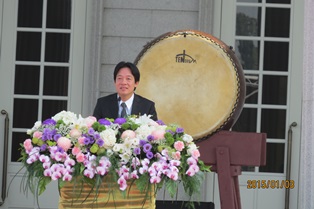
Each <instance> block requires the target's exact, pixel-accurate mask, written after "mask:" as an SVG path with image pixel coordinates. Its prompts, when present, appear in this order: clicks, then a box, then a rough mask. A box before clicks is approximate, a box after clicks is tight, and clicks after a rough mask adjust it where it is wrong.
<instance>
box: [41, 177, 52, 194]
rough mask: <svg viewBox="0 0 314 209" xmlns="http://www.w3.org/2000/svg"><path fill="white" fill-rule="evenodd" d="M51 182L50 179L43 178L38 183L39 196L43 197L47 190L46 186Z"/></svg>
mask: <svg viewBox="0 0 314 209" xmlns="http://www.w3.org/2000/svg"><path fill="white" fill-rule="evenodd" d="M50 182H51V178H50V177H43V178H41V179H40V180H39V182H38V195H41V194H42V193H44V191H45V190H46V186H47V185H48V184H49V183H50Z"/></svg>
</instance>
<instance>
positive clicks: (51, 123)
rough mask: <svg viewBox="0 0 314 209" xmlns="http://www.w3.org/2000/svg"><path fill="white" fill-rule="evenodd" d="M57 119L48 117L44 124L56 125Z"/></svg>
mask: <svg viewBox="0 0 314 209" xmlns="http://www.w3.org/2000/svg"><path fill="white" fill-rule="evenodd" d="M56 124H57V123H56V121H55V120H53V119H47V120H45V121H44V122H43V125H56Z"/></svg>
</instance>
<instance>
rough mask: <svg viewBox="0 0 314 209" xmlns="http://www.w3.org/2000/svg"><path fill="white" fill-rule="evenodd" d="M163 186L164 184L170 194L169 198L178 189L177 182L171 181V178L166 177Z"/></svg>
mask: <svg viewBox="0 0 314 209" xmlns="http://www.w3.org/2000/svg"><path fill="white" fill-rule="evenodd" d="M165 186H166V189H167V191H168V193H169V195H170V196H171V198H173V197H174V195H175V194H176V193H177V191H178V182H177V181H173V180H171V179H167V180H166V181H165Z"/></svg>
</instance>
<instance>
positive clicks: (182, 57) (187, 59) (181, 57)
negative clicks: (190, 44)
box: [176, 50, 196, 63]
mask: <svg viewBox="0 0 314 209" xmlns="http://www.w3.org/2000/svg"><path fill="white" fill-rule="evenodd" d="M176 62H178V63H196V60H195V59H194V58H193V57H191V56H190V55H188V54H186V53H185V50H183V53H182V54H177V55H176Z"/></svg>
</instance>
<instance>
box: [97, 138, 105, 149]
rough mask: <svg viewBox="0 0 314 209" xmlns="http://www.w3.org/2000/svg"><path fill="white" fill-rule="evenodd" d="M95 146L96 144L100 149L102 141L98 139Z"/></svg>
mask: <svg viewBox="0 0 314 209" xmlns="http://www.w3.org/2000/svg"><path fill="white" fill-rule="evenodd" d="M96 144H98V146H100V147H102V146H103V145H104V140H102V139H98V140H97V141H96Z"/></svg>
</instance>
